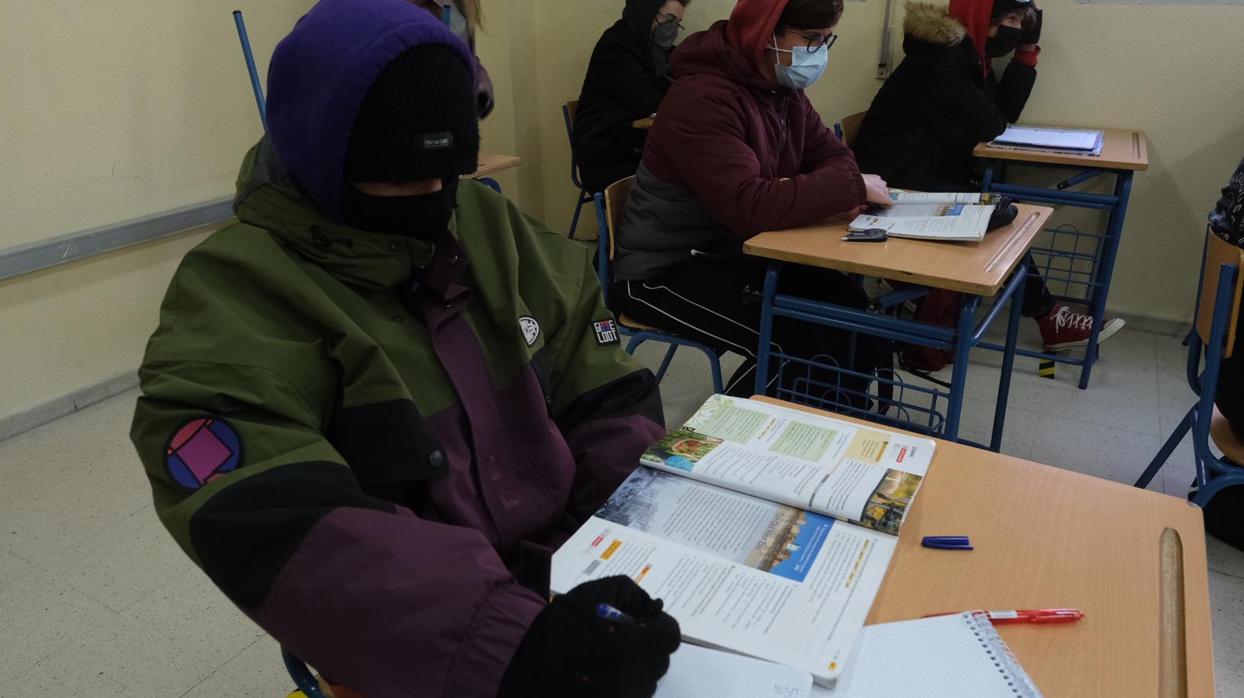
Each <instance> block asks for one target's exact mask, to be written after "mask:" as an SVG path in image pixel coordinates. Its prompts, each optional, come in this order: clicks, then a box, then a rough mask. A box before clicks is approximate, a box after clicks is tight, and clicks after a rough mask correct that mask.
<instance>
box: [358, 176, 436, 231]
mask: <svg viewBox="0 0 1244 698" xmlns="http://www.w3.org/2000/svg"><path fill="white" fill-rule="evenodd" d="M457 205H458V178H457V177H454V178H453V179H447V180H445V186H444V188H442V189H441V190H440V191H438V192H434V193H431V194H418V195H415V196H372V195H371V194H364V193H363V192H361V191H359V190H358V189H355V188H354V187H346V194H345V202H344V205H343V206H342V220H343V222H344V223H345V224H346V225H348V226H350V227H352V228H358V229H360V230H368V231H371V232H373V233H387V234H389V235H406V236H409V237H416V238H425V239H426V238H433V237H436V236H437V235H440V234H441V233H443V232H445V231H446V230H448V229H449V219H450V217H452V216H453V213H454V208H455V207H456V206H457Z"/></svg>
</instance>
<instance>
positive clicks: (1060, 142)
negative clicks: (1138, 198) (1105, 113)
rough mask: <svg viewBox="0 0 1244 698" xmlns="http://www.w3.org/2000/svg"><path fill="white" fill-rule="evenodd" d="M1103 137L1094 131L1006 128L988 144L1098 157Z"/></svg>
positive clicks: (1022, 127)
mask: <svg viewBox="0 0 1244 698" xmlns="http://www.w3.org/2000/svg"><path fill="white" fill-rule="evenodd" d="M1104 143H1105V134H1103V133H1102V132H1101V131H1097V130H1086V129H1070V128H1049V127H1043V126H1009V127H1007V129H1006V130H1005V131H1003V132H1002V135H1000V136H998V137H997V138H995V139H993V141H992V142H991V143H990V145H991V146H993V147H995V148H1015V149H1021V150H1049V151H1053V152H1059V153H1072V154H1078V155H1101V149H1102V145H1103V144H1104Z"/></svg>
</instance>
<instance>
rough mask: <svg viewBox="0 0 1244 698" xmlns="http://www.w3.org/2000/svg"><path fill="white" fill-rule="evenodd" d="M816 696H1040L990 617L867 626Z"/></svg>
mask: <svg viewBox="0 0 1244 698" xmlns="http://www.w3.org/2000/svg"><path fill="white" fill-rule="evenodd" d="M812 696H814V697H816V698H821V697H825V698H831V697H832V698H853V697H862V696H867V697H868V698H887V697H890V696H893V697H894V698H900V697H901V698H909V697H910V696H925V697H928V698H951V697H952V696H953V697H954V698H975V697H977V696H979V697H980V698H998V697H1002V698H1040V696H1041V692H1040V691H1039V690H1037V686H1036V684H1034V683H1033V682H1032V679H1031V678H1029V677H1028V674H1026V673H1024V668H1023V667H1021V666H1020V665H1019V661H1018V660H1017V659H1016V658H1015V655H1013V654H1011V651H1010V650H1009V649H1008V648H1007V646H1006V643H1005V642H1003V641H1002V637H1001V636H999V635H998V632H997V631H996V630H994V627H993V624H991V623H990V622H989V619H988V618H986V617H985V614H983V613H981V612H979V611H974V612H967V613H961V614H958V615H951V616H938V617H935V618H921V619H919V620H906V621H901V622H898V623H882V624H881V625H870V626H867V627H865V628H864V633H863V639H862V640H861V641H860V645H859V648H858V650H857V656H856V657H855V659H854V660H853V661H851V662H848V663H847V669H846V671H845V672H844V673H843V675H842V676H841V677H839V679H838V681H837V683H836V684H835V685H834V686H833V688H832V689H831V688H824V687H821V686H817V687H816V688H814V689H813V691H812Z"/></svg>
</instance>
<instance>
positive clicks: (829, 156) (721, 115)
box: [615, 2, 865, 281]
mask: <svg viewBox="0 0 1244 698" xmlns="http://www.w3.org/2000/svg"><path fill="white" fill-rule="evenodd" d="M742 4H747V3H746V2H745V3H742ZM776 17H777V16H776V15H773V17H772V19H771V20H770V21H774V22H775V21H776ZM731 21H738V20H737V19H735V20H731ZM728 24H729V22H727V21H721V22H717V23H716V24H714V25H713V26H712V27H710V28H709V29H708V31H704V32H700V33H697V34H694V35H692V36H690V37H688V38H687V39H686V41H684V42H683V43H682V45H681V46H679V47H678V49H677V50H676V51H675V52H674V54H673V57H672V60H671V72H672V73H673V76H674V78H675V82H674V85H673V87H671V88H670V91H669V93H668V94H667V95H666V96H665V100H664V101H662V102H661V108H660V110H659V111H658V114H657V118H656V123H655V125H654V126H653V128H652V132H651V134H649V136H648V143H647V147H646V148H645V150H644V158H643V163H642V164H641V166H640V169H639V172H638V173H637V174H636V182H635V185H634V188H633V189H632V192H631V196H630V199H629V201H628V205H627V213H626V218H625V221H624V223H623V226H622V230H621V231H620V232H619V235H618V240H617V247H618V253H617V260H616V263H615V275H616V276H617V278H618V279H620V280H632V281H640V280H650V279H654V278H660V277H662V276H668V275H670V274H672V273H675V272H676V271H677V269H678V268H679V267H681V266H683V265H685V264H687V263H689V262H690V260H691V250H693V249H694V250H696V251H699V252H712V253H729V252H737V250H738V248H739V246H740V245H741V243H742V241H743V240H746V239H748V238H750V237H752V236H754V235H756V234H758V233H761V232H763V231H766V230H779V229H784V228H792V227H797V226H803V225H809V224H811V223H815V222H817V221H821V220H824V219H825V218H827V217H829V216H831V215H833V214H835V213H839V212H842V211H847V210H849V209H852V208H854V207H856V206H858V205H860V204H862V203H863V202H864V199H865V191H864V181H863V179H862V178H861V177H860V173H859V168H858V167H857V166H856V164H855V158H854V156H853V155H852V154H851V151H850V150H849V149H848V148H847V147H846V146H845V145H843V144H842V142H841V141H839V140H838V139H837V138H836V137H835V136H834V135H833V133H832V132H831V131H830V130H829V129H828V128H826V127H825V124H824V123H823V122H822V121H821V118H820V116H819V115H818V114H817V112H816V110H815V109H814V108H813V107H812V104H811V103H810V102H809V101H808V98H807V97H806V96H805V95H804V93H803V91H802V90H789V89H785V88H781V87H774V86H772V85H771V84H770V83H769V81H768V80H767V79H766V78H765V77H764V76H763V75H762V74H761V73H760V71H759V69H758V68H757V67H756V66H755V65H754V63H753V61H752V59H751V58H750V56H753V55H764V54H763V53H762V52H763V51H764V49H763V45H756V46H736V45H735V44H734V43H732V41H731V38H729V37H730V36H731V32H729V31H728V29H727V27H728ZM734 34H740V33H738V32H735V33H734ZM746 34H748V35H749V36H751V37H755V38H753V39H750V40H751V41H761V42H764V43H765V44H767V43H768V42H769V41H771V37H772V34H773V29H772V27H769V28H768V29H767V30H766V31H763V32H762V31H756V32H749V33H746ZM768 55H774V54H773V53H772V52H768ZM762 60H763V58H762Z"/></svg>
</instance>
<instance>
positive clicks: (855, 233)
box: [842, 228, 890, 242]
mask: <svg viewBox="0 0 1244 698" xmlns="http://www.w3.org/2000/svg"><path fill="white" fill-rule="evenodd" d="M888 237H890V236H889V234H887V233H886V231H885V229H884V228H869V229H867V230H852V231H851V232H849V233H847V234H846V235H843V236H842V241H843V242H885V241H886V239H887V238H888Z"/></svg>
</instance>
